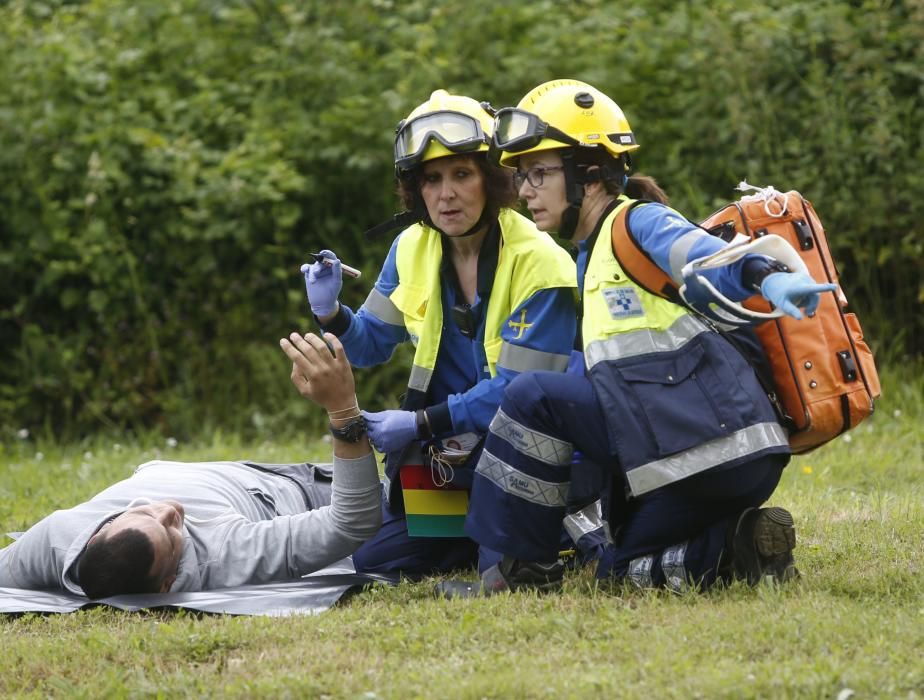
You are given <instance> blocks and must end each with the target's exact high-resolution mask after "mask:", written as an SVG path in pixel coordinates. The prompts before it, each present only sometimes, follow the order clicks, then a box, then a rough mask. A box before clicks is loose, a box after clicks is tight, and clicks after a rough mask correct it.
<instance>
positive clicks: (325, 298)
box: [301, 250, 343, 318]
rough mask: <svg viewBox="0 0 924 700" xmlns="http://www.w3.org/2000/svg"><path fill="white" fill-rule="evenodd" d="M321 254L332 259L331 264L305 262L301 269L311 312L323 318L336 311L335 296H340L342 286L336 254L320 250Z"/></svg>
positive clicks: (341, 275)
mask: <svg viewBox="0 0 924 700" xmlns="http://www.w3.org/2000/svg"><path fill="white" fill-rule="evenodd" d="M321 255H323V256H324V257H325V258H328V259H329V260H332V261H333V264H332V265H327V264H326V263H321V262H316V263H311V264H308V263H305V264H304V265H302V267H301V271H302V274H304V275H305V289H306V291H307V292H308V303H309V304H310V305H311V313H313V314H314V315H315V316H318V317H320V318H323V317H324V316H330V315H332V314H333V313H335V312H336V311H337V297H339V296H340V289H341V288H342V287H343V273H342V271H341V269H340V260H339V259H338V258H337V256H336V254H334V253H333V252H332V251H330V250H322V251H321Z"/></svg>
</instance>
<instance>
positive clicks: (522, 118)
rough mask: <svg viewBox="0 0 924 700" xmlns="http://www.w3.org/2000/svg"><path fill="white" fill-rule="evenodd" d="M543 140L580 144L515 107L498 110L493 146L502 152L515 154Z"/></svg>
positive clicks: (572, 144) (570, 144)
mask: <svg viewBox="0 0 924 700" xmlns="http://www.w3.org/2000/svg"><path fill="white" fill-rule="evenodd" d="M544 138H550V139H553V140H555V141H561V142H562V144H564V145H567V146H577V145H579V144H580V142H579V141H578V140H577V139H574V138H572V137H570V136H568V134H566V133H565V132H564V131H561V130H559V129H556V128H555V127H554V126H552V125H550V124H547V123H546V122H544V121H542V120H541V119H540V118H539V117H537V116H536V115H535V114H533V113H532V112H527V111H526V110H523V109H517V108H516V107H505V108H504V109H501V110H498V112H497V116H496V117H495V120H494V146H495V147H496V148H499V149H500V150H502V151H510V152H513V153H517V152H519V151H526V150H529V149H530V148H533V147H535V146H538V145H539V142H540V141H542V139H544Z"/></svg>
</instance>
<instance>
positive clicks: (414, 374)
mask: <svg viewBox="0 0 924 700" xmlns="http://www.w3.org/2000/svg"><path fill="white" fill-rule="evenodd" d="M431 377H433V370H432V369H427V368H426V367H421V366H420V365H413V366H412V367H411V376H410V377H409V378H408V380H407V385H408V388H410V389H416V390H417V391H426V390H427V387H429V386H430V379H431Z"/></svg>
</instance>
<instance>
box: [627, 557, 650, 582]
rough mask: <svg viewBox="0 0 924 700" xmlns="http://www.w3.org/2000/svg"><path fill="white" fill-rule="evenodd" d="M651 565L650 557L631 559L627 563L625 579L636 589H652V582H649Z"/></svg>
mask: <svg viewBox="0 0 924 700" xmlns="http://www.w3.org/2000/svg"><path fill="white" fill-rule="evenodd" d="M653 564H654V557H653V556H650V555H649V556H647V557H639V558H638V559H633V560H632V561H630V562H629V570H628V571H627V572H626V578H628V579H629V581H631V582H632V583H633V584H635V586H637V587H638V588H653V587H654V582H653V581H652V580H651V567H652V565H653Z"/></svg>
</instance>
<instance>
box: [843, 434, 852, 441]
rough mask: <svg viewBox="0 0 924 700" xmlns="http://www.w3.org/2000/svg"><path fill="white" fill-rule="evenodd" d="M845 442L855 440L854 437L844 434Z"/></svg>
mask: <svg viewBox="0 0 924 700" xmlns="http://www.w3.org/2000/svg"><path fill="white" fill-rule="evenodd" d="M844 442H853V438H852V437H850V436H849V435H845V436H844Z"/></svg>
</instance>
